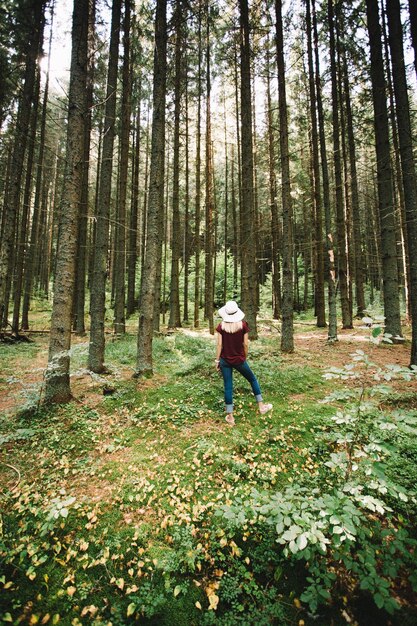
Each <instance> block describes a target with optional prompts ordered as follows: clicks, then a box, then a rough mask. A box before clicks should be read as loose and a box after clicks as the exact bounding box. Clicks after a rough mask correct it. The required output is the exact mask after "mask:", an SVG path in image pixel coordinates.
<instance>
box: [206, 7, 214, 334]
mask: <svg viewBox="0 0 417 626" xmlns="http://www.w3.org/2000/svg"><path fill="white" fill-rule="evenodd" d="M205 12H206V20H207V23H206V190H205V191H206V193H205V205H206V206H205V218H206V219H205V222H206V224H205V225H206V230H205V242H204V256H205V273H204V315H205V318H206V319H207V320H208V323H209V331H210V334H212V335H213V334H214V322H213V312H214V306H213V280H214V271H213V256H214V242H213V239H214V222H213V213H214V180H213V177H214V172H213V145H212V138H211V58H210V54H211V51H210V7H209V2H208V0H206V5H205Z"/></svg>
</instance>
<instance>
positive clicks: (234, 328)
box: [222, 321, 243, 334]
mask: <svg viewBox="0 0 417 626" xmlns="http://www.w3.org/2000/svg"><path fill="white" fill-rule="evenodd" d="M242 328H243V324H242V321H240V322H222V330H224V331H225V332H226V333H231V334H233V333H237V332H238V330H242Z"/></svg>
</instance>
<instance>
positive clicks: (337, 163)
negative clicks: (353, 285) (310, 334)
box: [327, 0, 352, 328]
mask: <svg viewBox="0 0 417 626" xmlns="http://www.w3.org/2000/svg"><path fill="white" fill-rule="evenodd" d="M327 11H328V25H329V39H330V72H331V82H332V129H333V164H334V178H335V187H336V190H335V198H336V232H337V257H338V277H339V290H340V303H341V308H342V325H343V328H352V316H351V307H350V302H349V286H348V283H349V275H348V259H347V236H346V216H345V209H344V202H343V179H342V158H341V148H340V135H339V133H340V117H339V106H340V97H339V90H338V80H337V67H336V57H337V50H336V42H335V28H336V25H335V16H334V8H333V0H328V3H327Z"/></svg>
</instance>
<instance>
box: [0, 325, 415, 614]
mask: <svg viewBox="0 0 417 626" xmlns="http://www.w3.org/2000/svg"><path fill="white" fill-rule="evenodd" d="M295 328H296V334H295V350H294V353H293V354H282V353H281V351H280V334H279V328H278V327H277V324H276V322H273V321H268V320H263V321H262V323H261V324H260V326H259V333H260V340H259V341H256V342H252V343H251V344H250V353H249V362H250V363H251V364H252V366H253V369H254V371H255V372H256V374H257V375H258V378H259V380H260V383H261V386H262V389H263V392H264V397H265V400H266V401H272V402H273V404H274V410H273V412H272V414H268V415H266V416H260V415H259V414H258V413H257V411H256V406H255V403H254V401H253V398H252V396H251V394H250V390H248V389H247V385H246V383H245V381H243V382H242V381H241V380H239V379H236V384H235V400H236V403H235V417H236V422H237V425H236V427H234V428H231V427H230V426H228V425H227V424H226V422H225V421H224V413H223V400H222V383H221V379H220V377H219V375H218V373H217V372H215V369H214V364H213V360H214V350H215V345H214V338H213V337H212V336H210V334H209V333H208V332H207V330H204V329H203V330H198V331H193V330H192V329H187V328H185V329H180V330H177V331H175V332H166V333H162V334H161V335H160V336H158V337H157V338H156V339H155V341H154V353H155V356H154V368H155V373H154V376H153V377H152V378H149V379H141V380H135V379H133V378H132V374H133V371H134V364H135V349H136V341H135V328H134V326H133V324H132V326H131V327H129V328H128V333H127V335H126V337H124V338H122V339H116V338H114V337H113V336H112V335H111V334H109V335H108V339H107V347H106V363H107V365H108V367H109V369H110V372H111V373H110V374H109V375H106V376H96V375H91V374H90V373H89V372H88V371H87V370H86V369H85V362H86V354H87V350H88V339H87V338H86V337H76V336H74V338H73V347H72V355H71V363H72V373H71V387H72V391H73V395H74V400H73V402H71V403H69V404H68V405H64V406H59V407H54V408H52V409H51V408H49V409H45V408H43V407H42V404H41V402H40V399H42V388H43V376H44V372H45V368H46V364H47V354H48V335H47V333H36V334H34V335H32V336H30V335H29V337H30V338H31V339H33V342H30V343H16V344H13V345H0V484H1V485H2V488H1V495H0V498H1V501H0V503H1V505H2V508H3V511H4V513H3V517H2V515H1V514H0V564H1V563H3V565H4V573H2V571H1V569H0V591H1V585H3V587H4V591H5V592H6V593H3V595H2V593H0V596H2V598H1V597H0V624H2V623H16V624H20V623H28V624H36V623H45V624H46V623H60V624H64V625H65V626H66V625H67V624H68V626H69V625H71V626H79V625H80V624H81V625H86V626H87V625H89V624H97V625H98V624H107V625H110V624H111V625H112V626H119V625H123V626H124V625H125V624H126V625H128V624H136V623H141V624H142V623H143V624H153V625H154V626H164V625H166V626H192V625H194V624H195V625H198V626H200V625H201V626H211V625H212V624H219V625H220V626H235V625H239V624H242V625H246V626H252V624H255V623H256V624H257V625H258V626H262V625H263V624H265V625H266V624H277V625H280V624H294V625H300V626H303V624H310V623H311V624H319V625H320V626H330V625H331V624H335V625H336V624H357V625H359V626H372V625H374V624H375V626H376V625H378V626H382V625H383V624H387V625H388V624H393V625H394V624H395V625H396V624H400V623H401V625H402V626H412V625H414V626H415V624H417V613H416V611H415V610H414V609H415V606H416V595H415V593H414V592H413V590H412V585H411V582H410V581H409V577H408V574H407V572H408V569H407V568H408V565H407V562H406V560H407V558H408V557H407V554H412V553H413V550H414V549H413V548H410V546H411V545H412V542H411V539H410V542H411V543H410V544H408V543H407V546H406V548H404V550H402V547H401V546H400V545H399V544H398V549H397V548H396V550H397V551H398V563H399V565H398V570H395V572H393V573H391V574H390V576H391V578H389V575H388V574H385V573H384V571H385V570H384V567H385V565H383V563H382V561H381V559H382V557H380V556H378V557H375V558H378V567H376V569H375V571H373V570H372V571H373V573H372V576H373V578H372V580H373V582H372V581H371V574H370V573H369V572H368V573H367V575H366V576H367V578H366V580H365V579H364V574H363V573H362V574H361V573H359V574H358V573H357V571H356V570H355V569H352V571H351V572H350V573H349V572H348V571H347V570H346V567H347V566H346V563H347V562H348V561H347V560H346V563H345V562H344V561H343V558H346V559H347V557H346V555H345V557H343V558H342V556H339V557H338V558H339V561H338V560H337V556H336V557H335V556H334V554H335V553H333V552H332V559H331V560H329V557H324V556H323V555H322V554H317V555H316V557H317V563H318V564H321V565H320V567H322V566H323V562H322V561H323V559H324V558H326V559H327V561H326V564H325V570H323V571H322V573H321V574H320V573H317V572H318V570H317V572H316V577H317V579H316V582H315V583H314V584H312V585H311V584H310V587H311V588H312V589H313V591H314V593H316V592H317V593H318V594H320V593H321V594H322V595H323V597H322V599H321V602H318V604H317V603H316V600H315V599H314V598H313V597H312V595H311V593H313V592H312V591H311V589H310V591H309V592H308V593H306V591H305V589H306V587H305V586H306V585H307V582H306V581H308V576H307V574H308V572H307V573H306V570H305V568H307V570H308V569H309V568H310V575H311V572H312V571H313V570H312V569H311V568H312V565H311V563H312V562H313V553H311V554H310V556H309V553H305V554H304V552H303V550H304V546H303V543H302V541H303V540H301V542H300V545H299V548H300V553H299V554H298V556H297V549H298V548H296V549H295V553H294V554H296V556H297V558H294V559H291V558H289V557H288V556H287V557H286V558H285V559H283V556H282V554H283V553H282V551H279V550H277V544H276V541H275V539H274V538H273V539H272V540H270V541H269V542H268V541H267V540H266V539H267V537H268V536H269V532H266V531H265V529H264V528H263V526H262V524H263V523H264V522H262V516H261V517H260V518H259V520H257V521H256V520H255V518H254V520H253V521H252V522H251V523H250V524H249V523H248V519H249V518H248V517H247V515H248V513H247V512H246V513H245V514H244V513H243V509H242V511H241V512H240V513H239V507H243V504H242V503H243V502H244V503H245V506H249V505H248V502H249V501H250V500H251V498H252V495H250V494H253V493H255V492H258V491H259V493H263V492H264V491H265V490H266V492H267V493H272V492H273V491H274V490H276V489H281V490H287V489H290V490H291V489H292V491H290V492H288V493H289V494H293V495H294V494H296V495H294V498H296V497H298V496H297V489H296V487H297V485H300V489H301V490H302V489H305V488H307V489H308V490H309V492H310V491H311V492H312V493H314V492H315V490H317V489H321V488H322V487H323V489H324V487H325V489H329V488H330V487H329V485H332V488H333V487H334V485H335V484H336V482H337V481H336V479H335V476H336V475H337V476H338V469H337V468H333V469H331V470H330V469H329V467H330V466H329V467H327V469H326V468H325V467H324V465H325V464H324V463H323V458H324V456H325V455H327V454H328V453H327V452H325V450H326V449H327V446H329V445H330V448H329V454H330V452H333V453H334V452H335V450H336V447H335V443H334V442H331V443H330V444H329V443H328V442H327V439H328V437H329V434H331V432H332V428H333V427H331V426H330V424H331V416H332V415H333V414H334V412H335V406H337V402H338V401H337V400H334V401H333V402H330V403H327V404H326V403H323V399H324V398H325V396H326V395H328V394H329V393H331V392H333V391H335V390H340V389H341V390H346V389H348V390H355V388H356V387H360V386H361V385H363V388H364V389H367V388H368V387H369V389H370V388H371V386H372V385H374V384H375V381H374V380H373V381H372V383H371V382H370V378H371V377H372V376H373V375H374V374H375V372H377V371H378V368H382V369H381V372H380V373H379V377H380V378H381V379H383V378H384V376H385V377H386V382H387V383H388V382H389V383H390V385H391V390H390V392H389V394H390V395H389V396H387V398H389V400H388V399H385V400H384V401H383V402H382V403H381V404H380V405H378V407H377V408H375V409H372V410H370V409H368V410H369V411H370V415H372V420H371V421H370V422H369V424H367V423H366V424H365V423H362V425H361V427H360V430H361V433H362V435H363V437H365V434H364V433H365V429H366V428H373V426H372V424H373V422H376V421H378V420H379V417H378V415H377V413H376V411H377V410H378V411H379V410H380V409H381V407H382V409H383V410H386V411H388V410H389V411H391V410H392V409H400V408H402V407H406V408H407V411H409V412H410V411H411V412H412V411H413V410H414V409H415V408H416V407H417V381H416V380H414V379H413V380H404V378H402V377H401V376H399V377H395V380H389V378H391V375H388V374H387V372H392V371H393V368H394V369H395V368H397V369H398V368H407V366H408V364H409V357H410V344H409V341H406V342H405V343H404V344H401V345H389V344H380V345H376V344H375V343H372V342H371V341H370V331H369V330H368V329H366V328H363V327H361V326H360V325H359V324H357V325H356V326H355V328H354V329H353V330H339V341H338V342H337V343H334V344H328V343H327V342H326V338H327V330H326V329H317V328H316V327H315V326H314V325H313V324H308V323H304V322H300V323H298V324H296V327H295ZM358 351H359V352H358ZM365 354H366V355H367V357H365ZM352 355H354V356H352ZM355 355H356V356H355ZM355 359H359V361H360V362H361V364H362V365H363V362H364V360H366V359H369V361H370V362H372V365H369V366H368V367H367V373H366V374H365V375H364V376H362V378H351V376H350V374H351V373H352V371H353V364H354V362H355ZM346 366H347V369H346ZM331 367H333V368H339V370H340V371H339V373H338V374H337V380H327V379H326V378H324V377H323V374H324V373H325V372H326V371H328V369H329V368H331ZM387 368H388V369H387ZM343 372H344V374H345V375H344V374H343ZM371 374H372V376H371ZM368 395H369V399H370V398H371V395H372V394H368ZM390 403H391V404H390ZM388 405H389V406H388ZM387 407H388V408H387ZM389 419H391V418H389ZM406 419H408V420H409V421H408V422H407V424H408V425H409V428H410V429H411V430H412V426H413V422H412V420H413V419H414V415H412V414H411V413H410V414H409V417H407V418H406ZM410 420H411V421H410ZM387 428H388V429H390V428H391V426H389V427H387ZM389 432H391V431H389ZM413 432H414V431H413ZM390 436H391V435H390ZM413 436H414V434H413ZM371 440H372V441H374V440H375V432H373V431H372V433H371V434H369V433H368V432H367V433H366V443H367V445H368V444H369V441H371ZM358 441H359V439H358ZM400 443H401V445H402V446H403V447H404V440H403V439H401V441H400ZM364 445H365V444H364ZM390 445H391V446H393V441H391V440H390ZM407 445H408V441H407ZM413 445H414V447H413V446H411V445H408V453H409V456H410V458H409V459H405V458H404V451H403V449H402V451H400V452H401V454H402V457H401V454H399V455H398V457H397V456H395V459H396V460H395V463H397V465H395V463H394V462H392V464H391V466H388V470H387V471H388V474H389V475H395V476H396V478H398V477H400V478H401V480H400V483H401V484H402V485H403V487H404V489H408V490H409V491H410V490H411V492H413V487H412V486H413V485H414V486H415V477H416V474H417V470H415V465H416V464H415V461H416V459H417V445H415V444H413ZM406 456H407V455H406ZM326 458H327V456H326ZM329 458H330V457H329ZM399 458H402V460H401V461H399V460H398V459H399ZM400 465H401V466H400ZM413 467H414V470H413V469H412V468H413ZM339 479H340V481H342V482H343V481H344V478H343V476H340V477H339V478H338V480H339ZM329 481H330V482H329ZM341 484H342V483H341ZM254 490H255V491H254ZM385 491H386V490H385ZM338 493H339V492H338ZM388 496H389V497H388ZM388 496H387V498H386V499H387V503H386V511H385V516H386V521H384V520H385V516H384V515H383V514H382V513H379V514H377V513H376V512H375V511H374V513H371V514H370V515H369V517H364V518H363V520H362V521H363V524H364V525H365V526H366V527H367V530H366V533H365V535H364V536H363V538H362V541H363V542H364V546H363V550H364V551H365V552H369V549H370V548H369V546H367V545H365V544H366V541H371V540H370V539H369V538H370V537H375V536H376V535H377V534H378V533H377V531H376V526H375V525H376V524H377V525H378V528H380V526H381V524H382V527H383V526H385V525H386V526H387V528H388V527H389V528H397V526H398V525H400V526H404V532H408V533H409V534H410V536H413V535H415V534H417V533H416V527H415V512H416V510H417V506H416V505H415V504H412V503H414V500H413V498H414V496H412V497H411V499H410V500H409V502H410V504H406V505H405V504H403V505H401V506H400V505H398V510H395V511H394V512H393V513H392V514H391V513H388V511H389V510H390V508H391V507H392V502H393V501H392V497H391V496H392V494H390V492H389V489H388ZM286 497H288V498H290V495H288V496H286ZM291 497H292V496H291ZM242 498H243V499H242ZM239 503H240V504H239ZM388 505H389V506H388ZM344 506H345V505H344ZM377 506H382V505H377ZM228 507H230V508H228ZM384 507H385V504H384ZM0 510H1V509H0ZM378 510H379V509H378ZM236 511H237V513H236V515H238V517H239V516H240V517H239V520H240V521H239V522H238V521H237V520H235V522H233V523H232V521H231V519H232V517H233V515H235V512H236ZM222 515H223V517H222ZM289 515H290V513H288V516H289ZM355 515H356V514H355ZM224 516H225V517H224ZM245 516H246V517H245ZM413 516H414V517H413ZM245 519H246V521H245ZM354 519H356V517H355V518H354ZM361 519H362V518H361ZM413 519H414V522H413V521H412V520H413ZM242 520H243V521H242ZM399 520H400V521H399ZM401 520H402V521H401ZM410 520H411V521H410ZM299 523H301V522H297V524H299ZM346 524H347V526H348V525H349V524H348V522H346ZM367 525H369V528H368V526H367ZM374 526H375V528H374ZM272 527H274V524H273V526H272ZM293 527H295V526H294V525H293V526H291V528H293ZM310 530H311V529H310ZM311 532H312V531H311ZM337 532H339V531H337ZM358 532H359V531H358ZM378 532H380V531H378ZM2 533H3V534H2ZM265 533H266V534H265ZM359 534H360V533H359ZM2 537H3V539H2ZM262 537H264V539H262ZM407 541H408V540H407ZM359 543H360V542H359V538H358V544H359ZM405 544H406V541H405V540H404V545H405ZM391 545H392V546H394V545H395V546H396V545H397V544H396V542H395V541H394V540H392V544H391ZM306 549H308V547H307V548H306ZM390 549H391V548H390ZM372 550H375V554H377V555H380V554H382V553H383V552H384V550H383V549H382V548H381V546H380V545H379V544H378V545H377V547H376V548H375V546H373V547H372ZM392 550H394V548H392ZM394 552H395V551H393V552H391V553H390V555H389V557H388V561H390V562H391V563H392V560H393V555H394ZM354 554H355V557H354V559H353V560H355V559H356V558H358V559H359V561H358V563H359V562H360V559H361V558H362V557H361V554H362V553H361V552H360V550H359V549H358V555H359V556H357V555H356V552H354ZM401 555H402V556H401ZM290 556H291V554H290ZM395 557H396V558H397V552H395ZM349 558H350V557H349ZM413 558H414V557H413ZM297 559H298V560H297ZM380 561H381V562H380ZM342 562H343V563H345V564H344V565H341V563H342ZM414 562H415V561H414ZM356 565H358V564H357V563H356ZM355 567H356V566H355ZM358 567H359V566H358ZM369 567H370V566H369ZM300 568H301V569H300ZM320 571H321V570H320ZM328 571H331V572H333V571H334V572H336V573H335V576H336V577H337V580H336V582H332V580H331V579H327V578H326V576H327V573H326V574H325V573H324V572H328ZM354 571H355V572H356V574H354V573H353V572H354ZM361 571H362V570H361ZM306 576H307V578H306ZM320 577H321V578H320ZM323 577H324V578H323ZM361 577H362V578H361ZM319 579H320V580H321V581H322V582H320V583H319V582H317V581H319ZM364 580H365V582H364ZM385 580H389V581H390V582H389V583H385ZM381 581H382V582H381ZM385 584H387V585H388V588H389V593H388V592H387V593H386V594H385V595H384V593H385V592H384V593H383V592H382V591H381V594H382V595H380V594H379V592H378V591H376V590H375V589H374V588H373V587H372V585H374V587H375V586H376V587H378V589H379V586H381V585H382V587H384V585H385ZM365 589H369V592H364V591H363V590H365ZM361 590H362V591H361ZM303 594H304V595H303ZM309 594H310V595H309ZM329 594H330V595H329ZM370 594H371V595H373V597H374V599H375V598H376V599H375V602H376V606H375V603H374V602H372V601H370V600H369V596H370ZM323 598H325V600H324V601H323ZM381 598H382V599H381ZM391 598H394V600H392V601H393V602H394V601H395V603H396V606H397V610H396V611H394V614H393V615H391V613H392V607H391V604H390V602H391ZM315 603H316V604H315Z"/></svg>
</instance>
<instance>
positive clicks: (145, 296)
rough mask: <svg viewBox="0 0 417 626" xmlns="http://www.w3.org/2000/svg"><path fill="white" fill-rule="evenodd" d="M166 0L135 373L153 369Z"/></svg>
mask: <svg viewBox="0 0 417 626" xmlns="http://www.w3.org/2000/svg"><path fill="white" fill-rule="evenodd" d="M166 9H167V7H166V0H157V6H156V17H155V50H154V85H153V121H152V143H151V164H150V174H149V194H148V219H147V236H146V251H145V258H144V264H143V268H142V284H141V294H140V311H139V325H138V342H137V359H136V373H135V376H140V375H149V374H152V371H153V362H152V340H153V329H154V308H155V299H156V298H158V299H159V286H158V285H157V278H158V263H159V267H160V262H161V246H162V239H161V222H162V219H163V214H164V211H163V209H164V172H165V101H166V50H167V32H166V30H167V28H166Z"/></svg>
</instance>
